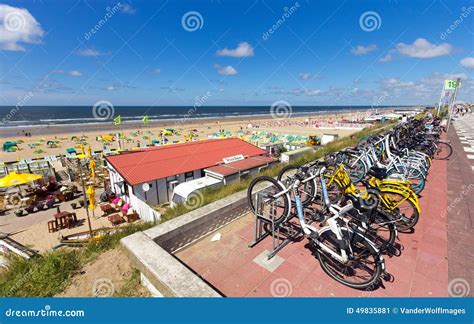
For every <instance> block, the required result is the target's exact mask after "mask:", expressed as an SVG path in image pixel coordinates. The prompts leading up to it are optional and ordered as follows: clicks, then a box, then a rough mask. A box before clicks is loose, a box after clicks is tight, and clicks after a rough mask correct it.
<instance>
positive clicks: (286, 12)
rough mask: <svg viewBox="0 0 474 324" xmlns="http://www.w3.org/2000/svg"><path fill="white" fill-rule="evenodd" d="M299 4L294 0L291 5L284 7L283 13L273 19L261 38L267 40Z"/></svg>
mask: <svg viewBox="0 0 474 324" xmlns="http://www.w3.org/2000/svg"><path fill="white" fill-rule="evenodd" d="M299 8H300V4H299V2H298V1H296V2H295V3H294V4H293V5H292V6H291V7H284V8H283V14H282V15H281V16H280V17H279V18H278V19H277V21H275V23H274V24H273V25H272V26H271V27H270V28H269V29H268V30H267V31H266V32H264V33H263V35H262V39H263V40H265V41H266V40H268V39H269V38H270V36H271V35H272V34H273V33H275V32H276V31H277V30H278V29H279V28H280V27H281V26H282V25H283V24H284V23H285V22H286V20H287V19H289V18H290V17H291V16H292V15H293V14H294V13H295V12H296V11H297V10H298V9H299Z"/></svg>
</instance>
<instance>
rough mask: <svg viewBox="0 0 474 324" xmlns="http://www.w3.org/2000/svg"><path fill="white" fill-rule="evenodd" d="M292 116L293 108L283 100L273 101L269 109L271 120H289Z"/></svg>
mask: <svg viewBox="0 0 474 324" xmlns="http://www.w3.org/2000/svg"><path fill="white" fill-rule="evenodd" d="M292 114H293V108H292V107H291V105H290V104H289V103H288V102H287V101H285V100H278V101H275V102H274V103H273V104H272V106H271V107H270V115H271V116H272V118H273V119H286V118H290V117H291V115H292Z"/></svg>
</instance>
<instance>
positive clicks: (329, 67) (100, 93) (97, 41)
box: [0, 0, 474, 106]
mask: <svg viewBox="0 0 474 324" xmlns="http://www.w3.org/2000/svg"><path fill="white" fill-rule="evenodd" d="M473 18H474V1H448V0H444V1H438V0H430V1H421V0H420V1H413V0H412V1H402V0H398V1H397V0H390V1H389V0H387V1H308V0H298V1H278V0H272V1H270V0H267V1H262V0H251V1H245V0H240V1H237V0H235V1H234V0H229V1H224V0H213V1H211V0H209V1H204V0H194V1H185V0H182V1H177V0H173V1H171V0H170V1H158V0H156V1H131V0H122V1H120V2H118V1H115V0H106V1H100V0H94V1H92V0H62V1H59V0H50V1H47V0H42V1H41V0H36V1H34V0H31V1H18V0H14V1H9V0H7V1H2V3H1V4H0V105H17V106H18V105H22V106H23V105H25V106H26V105H86V106H90V105H93V104H94V103H95V102H97V101H100V100H106V101H108V102H111V103H113V104H114V105H145V106H160V105H180V106H181V105H184V106H192V105H194V104H196V102H200V103H201V104H202V105H234V106H238V105H268V106H270V105H272V103H274V102H275V101H278V100H284V101H286V102H288V103H290V104H292V105H371V106H385V105H434V104H436V103H437V102H438V100H439V98H440V94H441V91H442V84H443V80H445V79H453V78H457V77H459V78H461V80H462V86H461V89H460V92H459V97H458V99H459V100H462V101H471V102H472V101H474V91H473V90H474V81H473V72H474V37H473V36H474V35H473V32H474V19H473Z"/></svg>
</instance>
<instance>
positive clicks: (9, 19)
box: [0, 4, 44, 51]
mask: <svg viewBox="0 0 474 324" xmlns="http://www.w3.org/2000/svg"><path fill="white" fill-rule="evenodd" d="M43 35H44V31H43V29H42V28H41V25H40V24H39V22H38V21H37V20H36V19H35V17H33V16H32V15H31V14H30V12H29V11H28V10H27V9H24V8H17V7H11V6H8V5H4V4H0V50H4V51H25V48H24V47H23V46H22V45H20V44H18V43H27V44H37V43H39V42H40V41H41V37H42V36H43Z"/></svg>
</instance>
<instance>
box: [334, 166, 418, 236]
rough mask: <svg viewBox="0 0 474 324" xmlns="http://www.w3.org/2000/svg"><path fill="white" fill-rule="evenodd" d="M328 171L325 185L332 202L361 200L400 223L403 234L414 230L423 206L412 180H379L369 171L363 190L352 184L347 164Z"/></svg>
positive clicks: (398, 225) (399, 227) (399, 226)
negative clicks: (412, 186)
mask: <svg viewBox="0 0 474 324" xmlns="http://www.w3.org/2000/svg"><path fill="white" fill-rule="evenodd" d="M327 170H328V172H326V173H325V177H326V186H327V189H328V192H329V196H330V197H331V200H332V202H340V201H342V200H344V198H345V197H346V196H351V197H355V198H358V199H360V200H362V201H365V203H366V204H374V203H375V202H376V203H377V204H378V207H377V208H379V209H380V210H381V211H382V212H384V213H385V214H388V215H391V218H392V219H396V220H397V221H396V223H397V227H398V229H399V230H400V231H408V230H411V229H412V228H413V227H414V226H415V225H416V223H418V220H419V217H420V205H419V202H418V196H417V195H416V194H415V193H414V192H413V190H412V189H411V188H410V182H409V181H404V180H396V179H382V178H377V174H374V173H371V172H369V175H370V178H369V179H368V180H364V181H362V183H363V184H364V185H365V187H366V190H363V191H361V190H359V189H358V188H356V187H355V186H354V184H353V183H352V181H351V179H350V176H349V174H348V173H347V170H346V169H345V167H344V164H342V163H341V164H339V165H338V166H336V167H335V168H332V169H331V168H328V169H327Z"/></svg>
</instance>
